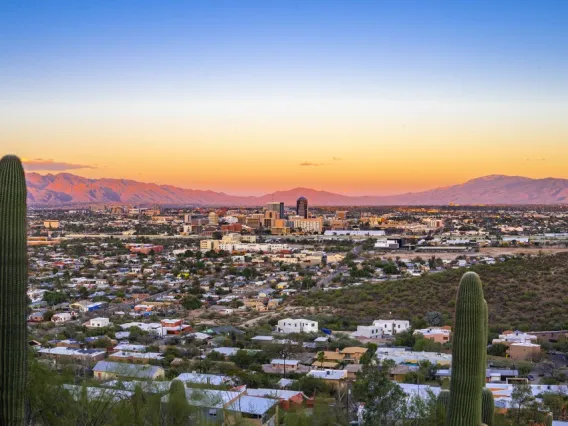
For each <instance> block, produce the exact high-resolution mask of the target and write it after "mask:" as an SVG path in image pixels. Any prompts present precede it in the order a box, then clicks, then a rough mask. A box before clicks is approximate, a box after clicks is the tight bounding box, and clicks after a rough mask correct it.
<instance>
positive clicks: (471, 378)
mask: <svg viewBox="0 0 568 426" xmlns="http://www.w3.org/2000/svg"><path fill="white" fill-rule="evenodd" d="M486 321H487V304H486V303H485V300H484V298H483V288H482V285H481V280H480V278H479V276H478V275H477V274H475V273H473V272H468V273H466V274H465V275H464V276H463V277H462V279H461V282H460V286H459V289H458V295H457V301H456V315H455V328H454V338H453V342H452V377H451V382H450V401H449V405H448V412H447V416H446V425H447V426H479V425H480V424H481V423H482V416H481V406H482V402H481V401H482V390H483V387H484V385H483V384H484V383H485V353H486V345H487V343H486V341H487V330H486V328H487V327H486V324H487V322H486Z"/></svg>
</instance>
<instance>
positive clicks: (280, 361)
mask: <svg viewBox="0 0 568 426" xmlns="http://www.w3.org/2000/svg"><path fill="white" fill-rule="evenodd" d="M299 362H300V361H298V360H296V359H287V360H283V359H273V360H272V361H270V363H271V364H281V365H284V364H286V365H298V363H299Z"/></svg>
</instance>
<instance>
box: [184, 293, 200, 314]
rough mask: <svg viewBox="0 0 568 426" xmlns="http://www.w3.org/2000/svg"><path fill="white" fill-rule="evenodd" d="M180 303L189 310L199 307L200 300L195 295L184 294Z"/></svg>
mask: <svg viewBox="0 0 568 426" xmlns="http://www.w3.org/2000/svg"><path fill="white" fill-rule="evenodd" d="M181 305H182V306H183V307H184V308H185V309H187V310H188V311H191V310H193V309H199V308H201V301H200V300H199V299H198V298H197V297H195V296H185V297H184V298H183V299H182V300H181Z"/></svg>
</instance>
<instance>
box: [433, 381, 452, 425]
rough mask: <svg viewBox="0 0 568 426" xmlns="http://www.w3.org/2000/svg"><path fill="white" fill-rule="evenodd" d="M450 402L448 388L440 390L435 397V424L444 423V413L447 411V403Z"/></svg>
mask: <svg viewBox="0 0 568 426" xmlns="http://www.w3.org/2000/svg"><path fill="white" fill-rule="evenodd" d="M449 403H450V391H449V390H446V389H444V390H442V391H440V393H439V394H438V398H437V399H436V418H437V421H438V423H437V424H442V425H443V424H444V421H445V419H446V415H447V413H448V405H449Z"/></svg>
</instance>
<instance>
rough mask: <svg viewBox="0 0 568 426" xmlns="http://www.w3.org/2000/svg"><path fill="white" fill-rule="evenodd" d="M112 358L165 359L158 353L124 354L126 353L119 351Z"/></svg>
mask: <svg viewBox="0 0 568 426" xmlns="http://www.w3.org/2000/svg"><path fill="white" fill-rule="evenodd" d="M110 356H112V357H114V358H125V359H128V358H136V359H163V358H164V357H163V356H162V354H160V353H158V352H124V351H118V352H115V353H113V354H111V355H110Z"/></svg>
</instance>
